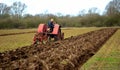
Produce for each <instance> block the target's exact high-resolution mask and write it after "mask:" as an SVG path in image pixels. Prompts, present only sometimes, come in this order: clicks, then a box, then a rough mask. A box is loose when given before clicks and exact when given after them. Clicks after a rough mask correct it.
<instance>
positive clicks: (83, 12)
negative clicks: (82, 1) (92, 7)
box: [78, 9, 86, 16]
mask: <svg viewBox="0 0 120 70" xmlns="http://www.w3.org/2000/svg"><path fill="white" fill-rule="evenodd" d="M85 13H86V10H85V9H83V10H81V11H79V14H78V16H84V15H85Z"/></svg>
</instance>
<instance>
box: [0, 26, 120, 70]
mask: <svg viewBox="0 0 120 70" xmlns="http://www.w3.org/2000/svg"><path fill="white" fill-rule="evenodd" d="M97 29H100V28H64V29H62V32H64V33H65V38H67V37H70V36H76V35H79V34H83V33H86V32H89V31H93V30H97ZM33 30H36V29H31V30H30V29H25V30H19V29H12V30H0V33H2V34H4V33H5V34H6V33H16V32H28V31H33ZM33 36H34V33H29V34H20V35H10V36H0V52H4V51H8V50H12V49H16V48H18V47H23V46H26V45H31V44H32V40H33ZM80 70H120V30H118V31H117V32H116V33H115V34H114V35H113V36H112V37H111V38H110V39H109V40H108V41H107V42H106V43H105V44H104V45H103V47H102V48H101V49H100V50H99V51H98V52H97V53H96V54H95V55H94V56H93V57H92V58H91V59H89V60H88V61H87V62H86V63H85V64H84V65H83V66H82V68H81V69H80Z"/></svg>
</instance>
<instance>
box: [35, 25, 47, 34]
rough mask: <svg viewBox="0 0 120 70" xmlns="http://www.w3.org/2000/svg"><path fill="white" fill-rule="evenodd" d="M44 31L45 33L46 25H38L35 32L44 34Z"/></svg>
mask: <svg viewBox="0 0 120 70" xmlns="http://www.w3.org/2000/svg"><path fill="white" fill-rule="evenodd" d="M46 31H47V25H46V24H39V26H38V30H37V32H38V33H43V32H46Z"/></svg>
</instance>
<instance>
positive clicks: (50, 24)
mask: <svg viewBox="0 0 120 70" xmlns="http://www.w3.org/2000/svg"><path fill="white" fill-rule="evenodd" d="M48 28H50V32H52V31H53V28H54V19H52V18H51V19H50V21H49V22H48Z"/></svg>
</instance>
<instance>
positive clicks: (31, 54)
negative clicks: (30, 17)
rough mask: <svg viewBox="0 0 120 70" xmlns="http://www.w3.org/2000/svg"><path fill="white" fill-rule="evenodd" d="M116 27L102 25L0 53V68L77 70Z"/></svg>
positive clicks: (17, 69)
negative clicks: (63, 38)
mask: <svg viewBox="0 0 120 70" xmlns="http://www.w3.org/2000/svg"><path fill="white" fill-rule="evenodd" d="M116 31H117V29H116V28H106V29H101V30H97V31H92V32H88V33H86V34H82V35H79V36H74V37H70V38H67V39H65V40H62V41H57V42H51V43H48V44H46V45H37V46H35V45H31V46H26V47H23V48H18V49H16V50H13V51H6V52H4V53H0V69H3V70H78V67H81V65H83V63H85V62H86V61H87V60H88V59H89V58H90V57H91V56H93V55H94V54H95V53H96V52H97V51H98V50H99V49H100V47H101V46H102V45H103V44H104V43H105V42H106V41H107V40H108V39H109V38H110V37H111V36H112V35H113V34H114V33H115V32H116Z"/></svg>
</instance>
